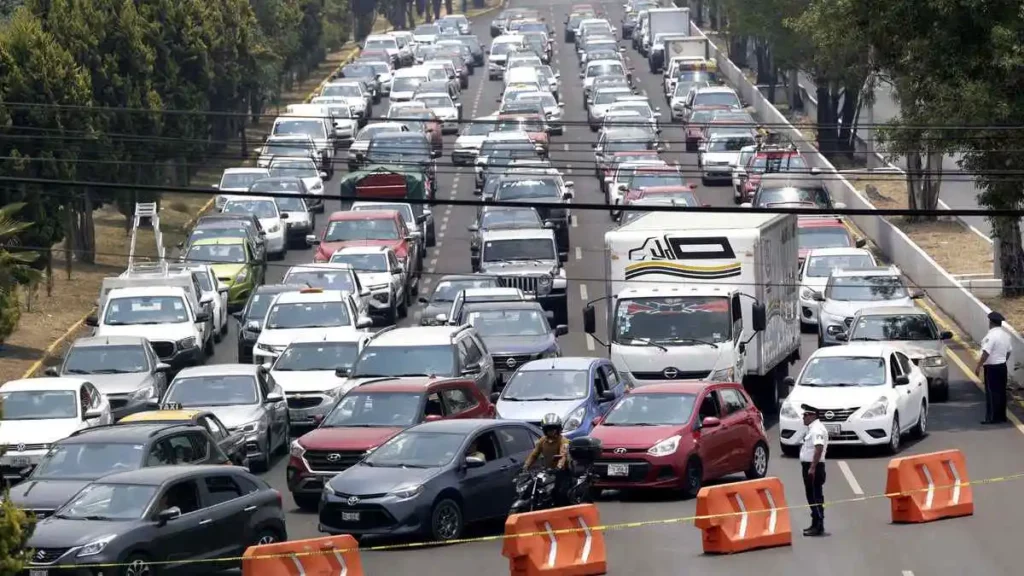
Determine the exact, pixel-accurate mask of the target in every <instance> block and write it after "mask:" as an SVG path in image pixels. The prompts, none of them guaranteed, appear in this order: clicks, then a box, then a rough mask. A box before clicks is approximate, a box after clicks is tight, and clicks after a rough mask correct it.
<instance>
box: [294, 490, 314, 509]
mask: <svg viewBox="0 0 1024 576" xmlns="http://www.w3.org/2000/svg"><path fill="white" fill-rule="evenodd" d="M292 501H294V502H295V506H296V507H297V508H298V509H299V510H303V511H306V512H316V511H317V508H319V506H320V499H319V498H317V497H316V496H311V495H309V494H296V493H294V492H292Z"/></svg>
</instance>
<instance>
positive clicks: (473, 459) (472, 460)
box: [466, 456, 487, 468]
mask: <svg viewBox="0 0 1024 576" xmlns="http://www.w3.org/2000/svg"><path fill="white" fill-rule="evenodd" d="M486 464H487V462H486V461H485V460H484V459H483V458H480V457H479V456H466V468H482V467H484V466H485V465H486Z"/></svg>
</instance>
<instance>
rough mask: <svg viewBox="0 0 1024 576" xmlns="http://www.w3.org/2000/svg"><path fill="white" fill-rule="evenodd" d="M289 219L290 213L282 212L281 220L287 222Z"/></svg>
mask: <svg viewBox="0 0 1024 576" xmlns="http://www.w3.org/2000/svg"><path fill="white" fill-rule="evenodd" d="M287 219H288V213H287V212H282V213H281V220H287Z"/></svg>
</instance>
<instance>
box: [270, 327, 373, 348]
mask: <svg viewBox="0 0 1024 576" xmlns="http://www.w3.org/2000/svg"><path fill="white" fill-rule="evenodd" d="M353 331H356V328H354V327H353V326H333V327H330V328H290V329H287V330H280V329H278V330H264V331H263V332H261V333H260V337H259V339H258V340H257V341H256V342H257V343H258V344H266V345H267V346H288V345H289V344H291V343H292V342H294V341H295V340H297V339H299V338H305V337H310V338H325V339H328V338H330V337H331V336H334V335H338V336H347V335H349V334H351V333H352V332H353Z"/></svg>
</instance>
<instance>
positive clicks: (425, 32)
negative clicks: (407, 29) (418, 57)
mask: <svg viewBox="0 0 1024 576" xmlns="http://www.w3.org/2000/svg"><path fill="white" fill-rule="evenodd" d="M412 33H413V35H415V36H437V35H438V34H440V33H441V29H440V28H439V27H437V26H433V25H430V24H420V25H419V26H417V27H416V29H415V30H413V31H412Z"/></svg>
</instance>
